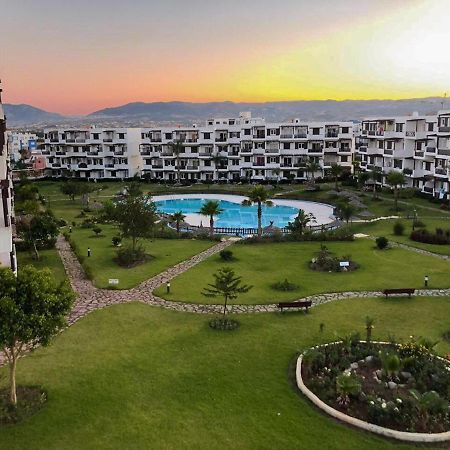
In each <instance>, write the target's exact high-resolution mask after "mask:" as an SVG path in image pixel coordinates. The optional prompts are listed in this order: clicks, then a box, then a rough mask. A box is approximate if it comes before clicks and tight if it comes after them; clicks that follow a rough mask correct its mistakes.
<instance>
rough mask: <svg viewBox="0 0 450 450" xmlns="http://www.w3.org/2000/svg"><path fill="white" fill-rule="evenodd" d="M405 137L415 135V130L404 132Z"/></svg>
mask: <svg viewBox="0 0 450 450" xmlns="http://www.w3.org/2000/svg"><path fill="white" fill-rule="evenodd" d="M405 136H406V137H416V132H415V131H407V132H406V133H405Z"/></svg>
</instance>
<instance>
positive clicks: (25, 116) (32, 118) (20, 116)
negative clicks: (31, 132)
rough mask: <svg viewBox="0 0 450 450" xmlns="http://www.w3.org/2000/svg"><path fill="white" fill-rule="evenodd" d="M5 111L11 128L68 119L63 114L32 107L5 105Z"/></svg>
mask: <svg viewBox="0 0 450 450" xmlns="http://www.w3.org/2000/svg"><path fill="white" fill-rule="evenodd" d="M3 109H4V111H5V115H6V119H7V124H8V126H9V127H11V126H21V125H29V124H40V123H49V122H60V121H62V120H65V119H66V118H65V117H64V116H63V115H61V114H57V113H52V112H48V111H44V110H43V109H39V108H35V107H34V106H31V105H24V104H22V105H12V104H9V103H4V104H3Z"/></svg>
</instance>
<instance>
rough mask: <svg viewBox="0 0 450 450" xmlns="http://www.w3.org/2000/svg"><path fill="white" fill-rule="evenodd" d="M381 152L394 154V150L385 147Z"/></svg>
mask: <svg viewBox="0 0 450 450" xmlns="http://www.w3.org/2000/svg"><path fill="white" fill-rule="evenodd" d="M383 153H384V154H385V155H393V154H394V150H389V149H387V148H385V149H384V152H383Z"/></svg>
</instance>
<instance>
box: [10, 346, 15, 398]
mask: <svg viewBox="0 0 450 450" xmlns="http://www.w3.org/2000/svg"><path fill="white" fill-rule="evenodd" d="M16 364H17V359H16V355H15V354H14V350H12V351H11V361H10V364H9V386H10V390H9V401H10V403H11V405H14V406H16V405H17V389H16Z"/></svg>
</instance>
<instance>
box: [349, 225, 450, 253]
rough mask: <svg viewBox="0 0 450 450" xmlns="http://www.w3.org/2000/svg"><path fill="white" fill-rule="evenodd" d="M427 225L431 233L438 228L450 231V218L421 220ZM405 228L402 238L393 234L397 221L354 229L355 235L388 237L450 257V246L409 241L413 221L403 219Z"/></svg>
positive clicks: (356, 226) (354, 226)
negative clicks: (364, 234)
mask: <svg viewBox="0 0 450 450" xmlns="http://www.w3.org/2000/svg"><path fill="white" fill-rule="evenodd" d="M420 220H421V221H422V222H423V223H425V224H426V228H427V229H428V230H429V231H430V232H434V231H435V230H436V228H442V229H444V230H449V229H450V217H449V218H440V219H438V218H430V217H427V218H424V219H420ZM400 221H401V222H402V223H403V224H404V226H405V232H404V234H403V235H402V236H396V235H394V232H393V227H394V224H395V222H397V220H395V219H393V220H380V221H377V222H372V223H367V224H357V223H355V224H353V227H352V229H353V230H354V231H355V233H366V234H370V235H371V236H386V237H387V238H388V239H389V240H392V241H395V242H401V243H402V244H407V245H410V246H412V247H417V248H422V249H424V250H428V251H430V252H433V253H440V254H443V255H450V245H436V244H425V243H422V242H416V241H412V240H411V239H409V235H410V234H411V231H412V222H411V220H406V219H402V220H400Z"/></svg>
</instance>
